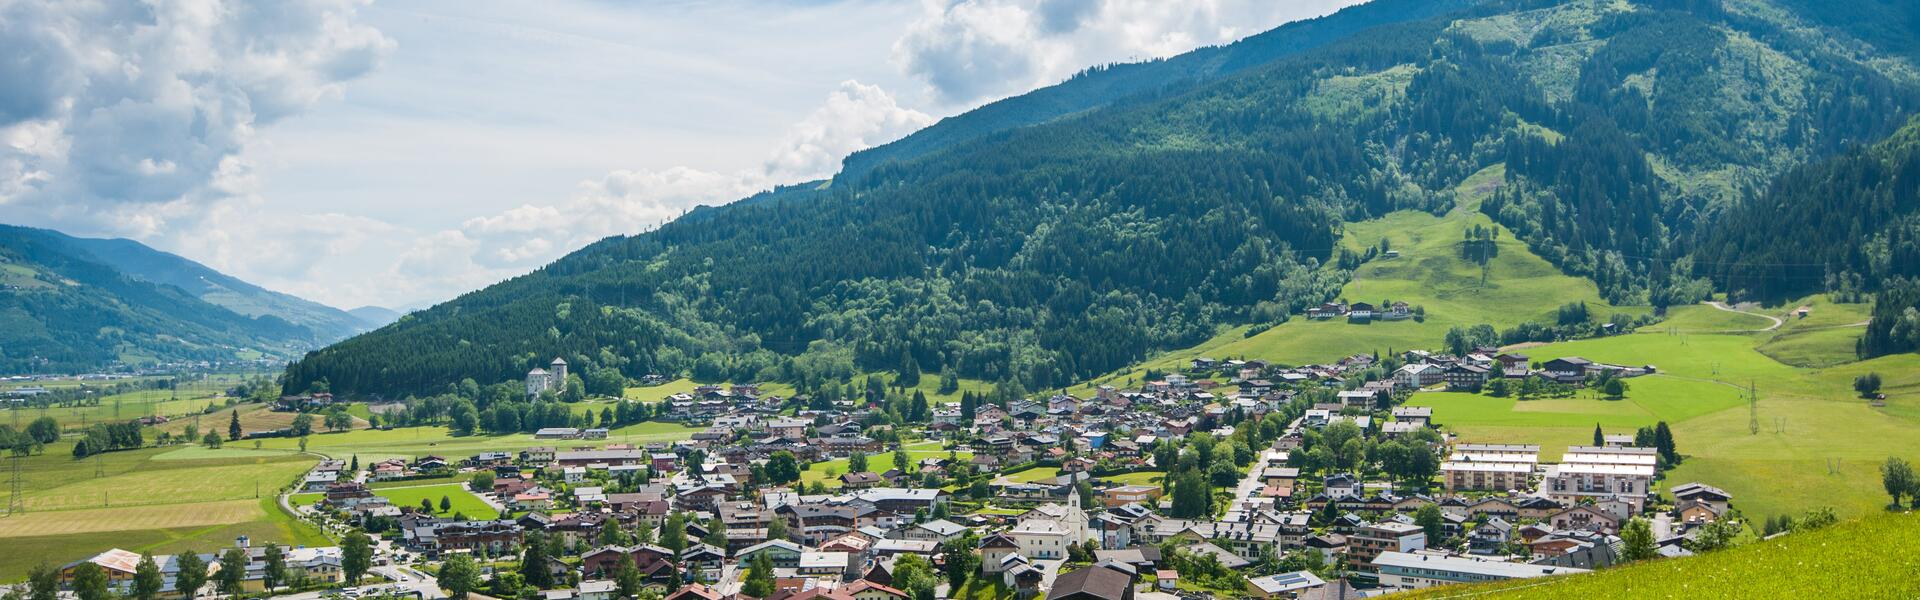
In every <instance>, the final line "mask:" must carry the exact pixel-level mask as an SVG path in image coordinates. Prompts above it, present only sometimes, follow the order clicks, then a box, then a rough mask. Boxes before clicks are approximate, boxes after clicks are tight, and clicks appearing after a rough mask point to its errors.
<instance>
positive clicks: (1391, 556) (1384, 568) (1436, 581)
mask: <svg viewBox="0 0 1920 600" xmlns="http://www.w3.org/2000/svg"><path fill="white" fill-rule="evenodd" d="M1373 565H1374V566H1375V567H1377V568H1379V570H1380V586H1381V587H1386V588H1401V589H1419V588H1424V587H1432V586H1436V585H1446V584H1451V583H1476V582H1482V581H1498V580H1502V579H1524V578H1529V577H1546V576H1548V575H1567V574H1572V573H1585V572H1587V569H1576V568H1573V567H1555V566H1550V565H1534V564H1527V563H1515V562H1505V561H1499V560H1490V559H1482V558H1468V557H1461V556H1446V555H1439V554H1429V553H1424V552H1421V553H1405V552H1385V553H1382V554H1381V555H1380V556H1379V557H1378V558H1375V559H1373Z"/></svg>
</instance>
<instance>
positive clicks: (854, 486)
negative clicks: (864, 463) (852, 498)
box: [840, 471, 881, 490]
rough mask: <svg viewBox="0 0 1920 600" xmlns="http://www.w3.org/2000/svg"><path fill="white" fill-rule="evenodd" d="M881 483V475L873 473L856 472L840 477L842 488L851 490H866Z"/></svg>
mask: <svg viewBox="0 0 1920 600" xmlns="http://www.w3.org/2000/svg"><path fill="white" fill-rule="evenodd" d="M880 483H881V478H880V475H879V474H878V473H874V472H872V471H854V472H852V473H847V474H845V475H841V476H840V487H842V488H845V489H850V490H859V489H866V488H870V487H873V486H876V485H880Z"/></svg>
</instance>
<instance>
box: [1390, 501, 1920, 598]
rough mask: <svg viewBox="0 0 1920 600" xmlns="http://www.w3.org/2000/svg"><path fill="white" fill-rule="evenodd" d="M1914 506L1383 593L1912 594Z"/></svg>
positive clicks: (1919, 518) (1919, 534)
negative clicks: (1686, 553) (1678, 552)
mask: <svg viewBox="0 0 1920 600" xmlns="http://www.w3.org/2000/svg"><path fill="white" fill-rule="evenodd" d="M1916 553H1920V514H1912V513H1909V514H1899V515H1877V516H1870V517H1867V518H1864V519H1861V520H1857V521H1849V522H1843V523H1840V524H1838V525H1835V526H1832V527H1828V528H1825V529H1821V530H1817V531H1804V532H1796V533H1793V534H1789V535H1785V536H1781V537H1779V538H1775V539H1771V540H1766V541H1762V542H1756V543H1752V544H1746V545H1742V546H1738V547H1735V548H1732V549H1729V550H1723V551H1720V552H1714V553H1709V554H1703V555H1700V556H1693V557H1688V558H1677V559H1669V560H1656V561H1649V562H1645V563H1641V564H1637V565H1629V566H1625V567H1619V568H1614V569H1607V570H1603V571H1598V572H1594V573H1586V574H1580V575H1568V576H1561V577H1552V578H1547V579H1514V580H1508V581H1503V582H1496V583H1483V584H1473V585H1453V586H1440V587H1433V588H1427V589H1424V590H1417V591H1413V592H1406V593H1402V594H1394V595H1390V596H1388V597H1389V598H1407V599H1410V600H1417V599H1420V598H1436V599H1437V598H1467V597H1472V598H1914V597H1920V579H1915V578H1914V577H1913V574H1914V570H1915V569H1916V568H1917V567H1920V565H1916V563H1915V559H1914V558H1913V557H1914V556H1915V554H1916Z"/></svg>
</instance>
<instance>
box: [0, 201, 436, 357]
mask: <svg viewBox="0 0 1920 600" xmlns="http://www.w3.org/2000/svg"><path fill="white" fill-rule="evenodd" d="M381 310H384V309H381ZM389 312H390V311H389ZM395 318H398V317H397V315H394V316H393V317H392V318H389V316H388V315H387V314H384V313H380V312H377V311H373V312H363V313H362V315H355V314H349V313H348V312H346V311H342V310H339V309H336V308H332V307H329V306H325V305H322V304H319V303H317V302H313V301H310V300H304V299H301V298H297V297H294V296H291V295H288V294H283V293H280V292H275V291H272V290H268V289H265V288H262V287H260V286H257V285H254V284H251V283H247V282H245V281H242V280H240V279H238V278H235V277H232V276H230V275H227V274H225V273H221V272H219V271H216V270H214V269H212V268H209V267H207V266H206V265H202V264H200V263H197V262H194V261H191V260H188V259H185V258H182V257H180V256H178V255H174V254H171V253H167V252H162V251H159V250H155V249H153V248H151V247H148V246H146V245H144V244H141V243H139V242H135V241H132V240H126V239H98V238H83V237H74V236H70V235H66V234H64V233H60V232H57V231H53V230H48V229H36V228H29V227H16V226H10V225H0V372H56V373H57V372H72V371H82V370H91V369H97V368H101V367H106V366H110V365H114V364H141V363H149V362H167V361H181V360H196V361H197V360H206V361H231V360H241V359H249V358H257V357H262V356H265V357H279V358H291V357H293V356H297V355H298V354H299V353H300V352H303V351H305V350H308V349H311V348H314V347H318V346H320V345H323V344H326V343H329V342H333V341H336V340H339V339H342V338H345V337H347V336H350V335H353V334H356V333H360V332H363V331H367V330H370V329H373V328H374V327H378V326H380V325H384V324H386V323H388V322H392V320H394V319H395Z"/></svg>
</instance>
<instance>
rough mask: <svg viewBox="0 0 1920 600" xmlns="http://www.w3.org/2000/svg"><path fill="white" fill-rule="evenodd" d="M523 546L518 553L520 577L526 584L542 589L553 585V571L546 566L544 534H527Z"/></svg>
mask: <svg viewBox="0 0 1920 600" xmlns="http://www.w3.org/2000/svg"><path fill="white" fill-rule="evenodd" d="M525 546H526V549H525V550H523V551H522V553H521V555H520V579H521V580H522V581H525V582H527V585H530V586H533V587H536V588H539V589H543V590H544V589H547V588H551V587H553V571H551V570H549V569H548V568H547V543H546V538H545V536H542V535H540V534H538V533H532V534H528V535H527V539H526V543H525Z"/></svg>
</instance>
